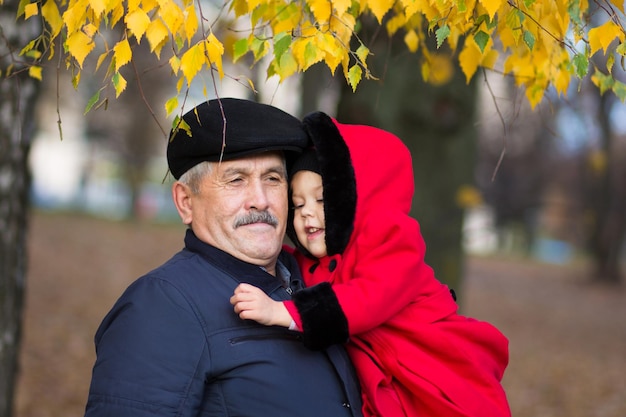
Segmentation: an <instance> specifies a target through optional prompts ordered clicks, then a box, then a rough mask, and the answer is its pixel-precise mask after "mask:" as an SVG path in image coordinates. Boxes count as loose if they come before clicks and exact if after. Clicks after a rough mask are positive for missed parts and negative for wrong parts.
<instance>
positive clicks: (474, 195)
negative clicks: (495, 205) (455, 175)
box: [455, 185, 483, 208]
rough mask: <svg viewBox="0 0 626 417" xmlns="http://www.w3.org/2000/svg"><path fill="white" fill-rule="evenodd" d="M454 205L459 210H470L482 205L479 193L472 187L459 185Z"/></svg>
mask: <svg viewBox="0 0 626 417" xmlns="http://www.w3.org/2000/svg"><path fill="white" fill-rule="evenodd" d="M455 200H456V204H457V205H458V206H459V207H461V208H472V207H476V206H479V205H481V204H482V203H483V198H482V195H481V193H480V191H479V190H478V189H477V188H476V187H474V186H472V185H461V186H460V187H459V188H458V190H456V198H455Z"/></svg>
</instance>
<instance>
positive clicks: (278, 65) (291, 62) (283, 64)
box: [273, 51, 298, 82]
mask: <svg viewBox="0 0 626 417" xmlns="http://www.w3.org/2000/svg"><path fill="white" fill-rule="evenodd" d="M273 67H274V71H275V72H276V75H278V76H279V77H280V81H281V82H282V81H284V80H285V79H286V78H289V77H290V76H292V75H293V74H295V73H296V71H298V63H297V62H296V59H295V58H294V56H293V55H292V54H291V51H285V53H283V54H282V55H281V57H280V60H279V62H275V65H274V66H273Z"/></svg>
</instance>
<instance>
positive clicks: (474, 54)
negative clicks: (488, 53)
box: [459, 42, 483, 83]
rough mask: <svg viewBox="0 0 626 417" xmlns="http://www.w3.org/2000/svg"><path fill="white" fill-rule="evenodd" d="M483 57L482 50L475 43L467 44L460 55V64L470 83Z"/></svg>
mask: <svg viewBox="0 0 626 417" xmlns="http://www.w3.org/2000/svg"><path fill="white" fill-rule="evenodd" d="M482 57H483V56H482V54H481V53H480V50H479V49H478V47H477V46H476V45H475V44H474V43H473V42H465V45H464V46H463V50H462V51H461V53H460V54H459V64H460V66H461V70H462V71H463V74H465V80H466V81H467V82H468V83H469V82H470V80H471V79H472V77H473V76H474V74H475V73H476V70H477V69H478V66H479V65H480V62H481V60H482Z"/></svg>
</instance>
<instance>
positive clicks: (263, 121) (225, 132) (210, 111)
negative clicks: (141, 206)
mask: <svg viewBox="0 0 626 417" xmlns="http://www.w3.org/2000/svg"><path fill="white" fill-rule="evenodd" d="M220 103H221V106H220ZM222 109H223V111H224V114H223V115H222ZM224 119H226V129H224ZM183 120H184V121H185V123H186V124H187V125H188V126H189V128H188V129H187V127H186V126H184V124H183V125H179V127H178V128H176V129H173V130H172V131H171V132H170V141H169V143H168V146H167V163H168V165H169V169H170V172H171V173H172V175H173V176H174V178H176V179H179V178H180V176H181V175H183V174H184V173H185V172H186V171H187V170H189V169H190V168H192V167H193V166H195V165H197V164H199V163H200V162H204V161H213V162H216V161H219V160H230V159H237V158H240V157H243V156H246V155H251V154H255V153H260V152H267V151H277V150H280V151H287V152H285V154H286V157H287V160H288V161H290V160H291V159H293V157H295V156H297V155H298V154H299V153H300V152H302V150H303V149H304V148H305V147H306V146H307V143H308V136H307V134H306V132H305V130H304V128H303V125H302V123H301V122H300V120H298V119H297V118H296V117H294V116H292V115H290V114H288V113H285V112H284V111H282V110H280V109H278V108H276V107H273V106H270V105H267V104H261V103H256V102H254V101H249V100H242V99H236V98H220V99H213V100H209V101H207V102H204V103H202V104H200V105H198V106H197V107H195V108H194V109H192V110H190V111H189V112H187V113H185V115H184V116H183ZM190 134H191V136H190ZM223 140H224V141H225V147H224V148H223V149H222V141H223ZM292 153H293V154H294V155H291V154H292Z"/></svg>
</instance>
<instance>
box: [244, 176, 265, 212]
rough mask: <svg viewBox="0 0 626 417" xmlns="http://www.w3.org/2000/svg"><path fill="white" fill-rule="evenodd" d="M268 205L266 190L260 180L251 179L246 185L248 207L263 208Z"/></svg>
mask: <svg viewBox="0 0 626 417" xmlns="http://www.w3.org/2000/svg"><path fill="white" fill-rule="evenodd" d="M268 207H269V199H268V197H267V190H266V189H265V187H264V186H263V183H262V182H261V181H252V182H251V183H250V185H249V187H248V208H249V209H257V210H265V209H267V208H268Z"/></svg>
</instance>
